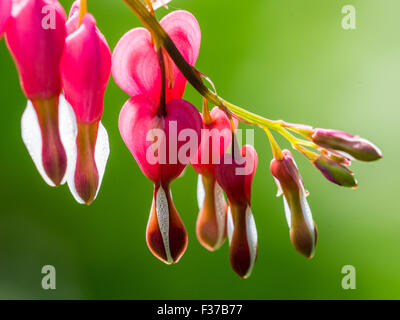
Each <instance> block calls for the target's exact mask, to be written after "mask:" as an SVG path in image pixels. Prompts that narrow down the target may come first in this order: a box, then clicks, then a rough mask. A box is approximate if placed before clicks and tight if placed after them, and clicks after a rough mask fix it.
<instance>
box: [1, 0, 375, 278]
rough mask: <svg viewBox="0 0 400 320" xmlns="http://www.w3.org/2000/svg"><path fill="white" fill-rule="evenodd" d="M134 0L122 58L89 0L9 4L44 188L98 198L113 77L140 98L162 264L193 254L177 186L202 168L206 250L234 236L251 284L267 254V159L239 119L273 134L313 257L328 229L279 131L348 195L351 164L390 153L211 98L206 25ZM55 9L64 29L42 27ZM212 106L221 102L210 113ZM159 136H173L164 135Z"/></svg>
mask: <svg viewBox="0 0 400 320" xmlns="http://www.w3.org/2000/svg"><path fill="white" fill-rule="evenodd" d="M125 2H127V4H128V5H129V6H130V7H131V8H132V9H133V11H134V12H135V13H136V14H137V15H138V16H139V18H141V20H142V21H143V22H144V24H145V25H146V27H147V29H145V28H135V29H132V30H130V31H129V32H127V33H126V34H125V35H124V36H123V37H122V38H121V39H120V41H119V42H118V44H117V45H116V47H115V49H114V52H113V54H112V56H111V53H110V50H109V48H108V46H107V42H106V40H105V38H104V36H103V35H102V34H101V33H100V31H99V30H98V28H97V27H96V22H95V20H94V18H93V17H92V16H91V15H90V14H88V13H86V1H80V2H79V1H76V2H75V3H74V4H73V6H72V9H71V12H70V15H69V19H68V20H67V19H66V17H65V14H64V11H63V9H62V7H61V6H60V5H59V3H58V1H56V0H13V1H11V0H7V1H4V0H2V2H1V5H0V9H1V11H0V12H1V14H0V32H2V31H3V29H4V30H5V34H6V41H7V45H8V47H9V49H10V52H11V53H12V55H13V57H14V60H15V62H16V64H17V68H18V71H19V75H20V79H21V86H22V89H23V91H24V93H25V95H26V96H27V98H28V106H27V108H26V110H25V112H24V115H23V118H22V135H23V140H24V142H25V144H26V146H27V148H28V150H29V153H30V154H31V156H32V158H33V160H34V162H35V165H36V166H37V168H38V170H39V172H40V173H41V174H42V176H43V178H44V179H45V181H46V182H47V183H49V184H50V185H59V184H62V183H63V182H65V181H68V185H69V187H70V189H71V191H72V193H73V194H74V196H75V198H76V199H77V200H78V201H79V202H82V203H87V204H90V203H91V202H92V201H93V200H94V199H95V197H96V195H97V192H98V189H99V186H100V183H101V180H102V176H103V174H104V169H105V164H106V162H107V158H108V154H109V146H108V137H107V132H106V131H105V129H104V127H103V126H102V125H101V122H100V120H101V116H102V111H103V98H104V92H105V88H106V85H107V82H108V78H109V76H110V72H111V71H112V74H113V77H114V80H115V82H116V83H117V84H118V85H119V86H120V88H121V89H122V90H123V91H125V92H126V93H127V94H128V95H129V96H130V97H131V98H130V99H129V100H128V101H127V102H126V103H125V105H124V106H123V108H122V110H121V113H120V116H119V130H120V133H121V136H122V139H123V141H124V142H125V144H126V145H127V147H128V149H129V150H130V152H131V153H132V155H133V157H134V158H135V160H136V162H137V163H138V165H139V167H140V169H141V171H142V172H143V174H144V175H145V176H146V177H147V178H148V179H150V180H151V181H152V182H153V184H154V194H153V203H152V206H151V211H150V217H149V221H148V225H147V230H146V240H147V244H148V247H149V248H150V250H151V252H152V253H153V254H154V255H155V256H156V257H157V258H158V259H160V260H161V261H163V262H165V263H167V264H171V263H176V262H177V261H178V260H179V259H180V258H181V257H182V255H183V254H184V252H185V250H186V247H187V243H188V236H187V232H186V229H185V226H184V224H183V222H182V219H181V218H180V216H179V214H178V211H177V209H176V208H175V205H174V203H173V200H172V193H171V189H170V185H171V183H172V181H173V180H174V179H176V178H177V177H179V176H180V175H181V174H182V172H183V170H184V169H185V167H186V166H187V165H188V164H189V163H191V164H192V166H193V168H194V169H195V170H196V172H197V173H198V174H199V177H198V186H197V198H198V205H199V210H200V211H199V214H198V219H197V226H196V233H197V238H198V240H199V242H200V243H201V244H202V245H203V246H204V247H205V248H206V249H208V250H210V251H213V250H216V249H218V248H220V247H221V246H222V244H223V243H224V241H225V239H226V237H228V239H229V247H230V252H229V253H230V262H231V265H232V268H233V270H234V271H235V272H236V273H237V274H238V275H239V276H240V277H243V278H246V277H248V276H249V275H250V273H251V271H252V269H253V266H254V263H255V261H256V258H257V250H258V246H257V230H256V225H255V221H254V217H253V213H252V210H251V186H252V180H253V176H254V174H255V171H256V168H257V162H258V158H257V152H256V150H255V149H254V147H253V146H251V145H244V146H242V147H241V146H240V145H239V143H238V142H237V139H236V130H237V127H238V120H241V121H244V122H246V123H248V122H249V123H251V124H255V125H257V126H259V127H261V128H262V129H264V130H265V132H266V134H267V136H268V138H269V141H270V143H271V147H272V151H273V155H274V159H273V160H272V161H271V166H270V167H271V172H272V175H273V177H274V179H275V181H276V184H277V186H278V195H283V200H284V209H285V213H286V218H287V222H288V225H289V229H290V240H291V242H292V244H293V246H294V247H295V248H296V249H297V250H298V251H299V252H300V253H301V254H303V255H304V256H306V257H308V258H311V257H312V256H313V255H314V250H315V246H316V242H317V229H316V226H315V223H314V221H313V218H312V215H311V211H310V208H309V206H308V203H307V199H306V197H307V195H308V192H307V191H306V189H305V187H304V184H303V181H302V178H301V176H300V173H299V170H298V168H297V166H296V163H295V161H294V159H293V156H292V154H291V153H290V151H288V150H281V149H280V147H279V146H278V144H277V143H276V141H275V140H274V138H273V136H272V134H271V132H270V129H273V130H275V131H277V132H279V133H281V134H282V135H283V136H284V137H286V138H287V139H288V140H289V142H290V143H291V144H292V146H293V147H294V148H295V149H297V150H298V151H300V152H302V153H303V154H304V155H305V156H306V157H307V158H308V159H309V160H310V161H311V162H312V163H313V164H314V166H315V167H316V168H317V169H319V170H320V171H321V172H322V174H323V175H324V176H325V177H326V178H327V179H328V180H329V181H331V182H334V183H336V184H338V185H341V186H346V187H355V186H356V180H355V179H354V176H353V174H352V172H350V171H349V169H348V168H347V166H349V165H350V162H351V159H357V160H362V161H373V160H377V159H379V158H381V152H380V151H379V149H378V148H377V147H376V146H374V145H373V144H372V143H370V142H369V141H367V140H365V139H362V138H360V137H358V136H352V135H350V134H347V133H345V132H341V131H337V130H327V129H314V128H312V127H309V126H305V125H297V124H290V123H286V122H283V121H271V120H268V119H265V118H262V117H259V116H257V115H254V114H252V113H249V112H247V111H246V110H243V109H241V108H239V107H236V106H234V105H231V104H229V103H228V102H227V101H225V100H223V99H222V98H219V97H218V96H216V95H215V94H211V93H210V92H209V91H207V89H205V86H204V85H203V83H202V79H201V78H202V77H204V76H203V75H202V74H201V73H200V72H199V71H197V70H196V69H195V68H194V67H193V66H194V64H195V63H196V60H197V58H198V55H199V50H200V42H201V33H200V27H199V24H198V22H197V20H196V18H195V17H194V16H193V15H192V14H191V13H189V12H187V11H182V10H179V11H174V12H171V13H170V14H168V15H167V16H166V17H164V18H163V19H162V20H161V21H160V22H158V21H157V20H156V19H155V17H154V9H156V8H157V7H159V6H160V5H163V4H165V2H168V1H156V2H155V3H153V4H154V6H152V2H151V1H147V0H146V1H145V3H146V4H147V7H146V6H145V5H144V4H143V3H142V2H141V1H139V0H129V1H128V0H126V1H125ZM153 2H154V1H153ZM47 5H51V6H52V8H55V12H56V21H57V25H56V27H55V28H44V27H43V19H42V18H43V8H44V7H45V6H47ZM61 22H62V23H61ZM188 80H189V81H190V83H191V84H192V85H193V86H194V87H195V88H196V89H197V90H198V91H199V92H200V93H201V94H202V95H203V97H204V101H203V111H202V114H201V113H200V112H199V111H198V110H197V109H196V107H195V106H193V105H192V104H191V103H190V102H188V101H185V100H183V99H182V97H183V94H184V91H185V87H186V83H187V81H188ZM62 91H63V92H64V96H65V98H64V96H63V95H62V93H61V92H62ZM207 100H209V101H211V102H212V103H213V104H215V105H216V107H214V109H212V110H211V112H210V111H209V108H208V103H207ZM171 128H174V130H172V129H171ZM158 131H161V132H162V133H163V134H162V135H158V134H156V132H158ZM188 131H190V132H191V134H194V135H195V136H196V139H195V141H196V143H195V145H194V146H193V143H192V144H191V145H190V147H188V146H187V144H186V139H185V137H188V134H187V132H188ZM289 131H290V132H293V133H295V134H297V135H298V136H302V137H303V138H306V140H303V139H300V138H297V137H295V136H293V135H292V134H290V133H289ZM205 132H207V135H205ZM229 147H230V148H229ZM228 149H229V151H228ZM310 149H315V150H314V151H317V152H314V151H311V150H310ZM167 151H168V152H167ZM187 153H189V155H187ZM182 154H183V155H185V156H181V155H182ZM160 159H162V161H161V160H160ZM154 160H155V161H154ZM224 192H225V194H226V196H227V199H228V201H226V200H225V196H224Z"/></svg>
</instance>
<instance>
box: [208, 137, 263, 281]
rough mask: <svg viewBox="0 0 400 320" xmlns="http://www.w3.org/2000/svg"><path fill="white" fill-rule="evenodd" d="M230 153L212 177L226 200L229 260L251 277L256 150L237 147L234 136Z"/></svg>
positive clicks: (254, 248) (254, 241)
mask: <svg viewBox="0 0 400 320" xmlns="http://www.w3.org/2000/svg"><path fill="white" fill-rule="evenodd" d="M232 148H233V152H232V154H231V153H226V154H225V155H224V156H223V157H222V159H221V163H220V164H217V165H216V168H215V176H216V178H217V181H218V183H219V184H220V186H221V187H222V189H224V191H225V192H226V195H227V196H228V201H229V209H228V226H227V229H228V237H229V244H230V250H229V255H230V262H231V266H232V268H233V270H234V271H235V272H236V273H237V274H238V275H239V276H240V277H242V278H247V277H249V276H250V274H251V271H252V269H253V266H254V263H255V261H256V258H257V247H258V246H257V230H256V224H255V222H254V217H253V213H252V212H251V205H250V198H251V184H252V182H253V177H254V173H255V171H256V167H257V152H256V150H255V149H254V148H253V147H252V146H250V145H245V146H243V147H242V149H241V150H239V146H238V144H237V142H236V139H234V141H233V146H232Z"/></svg>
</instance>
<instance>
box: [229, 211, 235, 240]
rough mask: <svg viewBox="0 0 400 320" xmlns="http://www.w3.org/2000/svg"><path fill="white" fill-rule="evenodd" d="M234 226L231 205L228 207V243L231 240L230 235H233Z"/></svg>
mask: <svg viewBox="0 0 400 320" xmlns="http://www.w3.org/2000/svg"><path fill="white" fill-rule="evenodd" d="M234 228H235V227H234V224H233V218H232V212H231V207H228V219H227V231H228V239H229V244H231V242H232V235H233V230H234Z"/></svg>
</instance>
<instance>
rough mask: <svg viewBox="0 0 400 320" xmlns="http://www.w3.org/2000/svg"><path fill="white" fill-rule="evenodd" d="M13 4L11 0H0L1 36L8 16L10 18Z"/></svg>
mask: <svg viewBox="0 0 400 320" xmlns="http://www.w3.org/2000/svg"><path fill="white" fill-rule="evenodd" d="M11 5H12V2H11V0H1V2H0V38H1V36H2V35H3V32H4V29H5V27H6V24H7V21H8V18H10V14H11Z"/></svg>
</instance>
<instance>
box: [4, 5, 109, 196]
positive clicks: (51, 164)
mask: <svg viewBox="0 0 400 320" xmlns="http://www.w3.org/2000/svg"><path fill="white" fill-rule="evenodd" d="M0 12H1V14H0V32H1V33H3V31H4V33H5V39H6V43H7V46H8V48H9V50H10V52H11V54H12V56H13V58H14V61H15V63H16V66H17V69H18V73H19V77H20V82H21V87H22V90H23V92H24V94H25V96H26V97H27V98H28V104H27V107H26V109H25V112H24V113H23V116H22V121H21V126H22V138H23V141H24V143H25V145H26V147H27V149H28V151H29V154H30V155H31V157H32V159H33V161H34V163H35V165H36V167H37V169H38V171H39V173H40V174H41V175H42V177H43V179H44V180H45V181H46V182H47V183H48V184H49V185H51V186H58V185H60V184H63V183H65V182H68V186H69V188H70V190H71V192H72V194H73V195H74V197H75V198H76V200H77V201H78V202H80V203H87V204H90V203H91V202H93V200H94V199H95V198H96V195H97V192H98V190H99V186H100V184H101V180H102V177H103V174H104V169H105V166H106V162H107V159H108V154H109V144H108V135H107V131H106V130H105V128H104V127H103V125H102V124H101V121H100V120H101V117H102V113H103V98H104V92H105V89H106V86H107V82H108V79H109V77H110V73H111V52H110V49H109V47H108V45H107V42H106V40H105V38H104V36H103V35H102V34H101V33H100V31H99V29H98V28H97V27H96V21H95V19H94V18H93V16H92V15H90V14H88V13H86V12H85V11H82V10H80V3H79V1H76V2H74V4H73V5H72V8H71V11H70V14H69V17H68V19H67V16H66V14H65V12H64V9H63V8H62V6H61V5H60V4H59V3H58V1H56V0H13V1H11V0H2V1H1V11H0ZM82 12H83V13H84V14H82ZM62 92H63V93H64V94H62Z"/></svg>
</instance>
